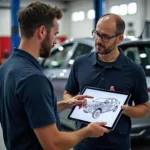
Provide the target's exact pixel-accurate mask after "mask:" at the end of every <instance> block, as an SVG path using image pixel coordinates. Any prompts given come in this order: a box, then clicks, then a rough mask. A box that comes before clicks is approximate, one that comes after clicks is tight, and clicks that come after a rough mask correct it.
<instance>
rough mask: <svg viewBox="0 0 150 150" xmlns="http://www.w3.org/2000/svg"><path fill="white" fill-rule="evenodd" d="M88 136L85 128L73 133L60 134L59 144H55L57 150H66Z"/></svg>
mask: <svg viewBox="0 0 150 150" xmlns="http://www.w3.org/2000/svg"><path fill="white" fill-rule="evenodd" d="M88 136H89V130H87V128H83V129H81V130H79V131H75V132H61V133H60V138H59V143H57V147H58V150H68V149H70V148H72V147H74V146H75V145H76V144H77V143H79V142H80V141H82V140H83V139H85V138H86V137H88Z"/></svg>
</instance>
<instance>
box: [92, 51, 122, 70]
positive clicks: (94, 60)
mask: <svg viewBox="0 0 150 150" xmlns="http://www.w3.org/2000/svg"><path fill="white" fill-rule="evenodd" d="M119 51H120V54H119V57H118V58H117V59H116V60H115V61H114V62H113V63H112V64H111V65H110V66H109V68H112V67H115V68H117V69H120V68H121V67H122V66H123V64H124V60H125V59H124V58H125V55H124V53H123V51H122V50H121V49H120V48H119ZM97 56H98V54H97V52H94V53H93V55H92V65H96V64H97V63H98V58H97Z"/></svg>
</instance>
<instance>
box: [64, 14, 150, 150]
mask: <svg viewBox="0 0 150 150" xmlns="http://www.w3.org/2000/svg"><path fill="white" fill-rule="evenodd" d="M124 29H125V23H124V21H123V20H122V19H121V17H120V16H118V15H115V14H106V15H104V16H102V17H101V18H100V19H99V21H98V23H97V25H96V29H95V30H94V31H93V32H92V35H93V37H94V39H95V48H96V52H92V53H89V54H86V55H83V56H79V57H78V58H77V59H76V60H75V62H74V65H73V67H72V70H71V73H70V76H69V79H68V82H67V85H66V88H65V90H66V91H65V92H64V99H68V98H71V97H73V96H75V95H76V94H78V93H79V92H82V91H83V89H84V88H85V87H86V86H91V87H97V88H102V89H107V90H109V89H110V88H111V90H116V91H121V92H128V93H131V94H132V98H131V100H130V101H129V104H128V106H127V105H124V106H122V109H124V112H123V115H122V116H121V118H120V120H119V122H118V124H117V126H116V128H115V130H114V131H112V132H110V133H108V134H105V135H104V136H103V137H99V138H87V139H85V140H83V141H82V142H81V143H80V144H78V145H77V146H76V147H75V150H129V149H130V148H131V145H130V129H131V120H130V118H131V117H144V116H145V115H146V114H147V112H148V93H147V85H146V78H145V74H144V71H143V69H142V67H141V66H139V65H137V64H136V63H135V62H133V61H132V60H130V59H129V58H127V57H126V56H125V55H124V54H123V52H122V50H121V49H118V44H120V43H121V42H122V41H123V33H124ZM132 100H134V102H135V106H131V104H132ZM110 117H111V116H110ZM83 127H85V125H84V124H81V123H78V124H77V128H78V129H79V128H83Z"/></svg>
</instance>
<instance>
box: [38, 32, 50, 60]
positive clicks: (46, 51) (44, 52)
mask: <svg viewBox="0 0 150 150" xmlns="http://www.w3.org/2000/svg"><path fill="white" fill-rule="evenodd" d="M50 49H51V45H50V38H49V34H47V35H46V37H45V39H44V40H43V41H42V43H41V48H40V57H42V58H47V57H49V56H50Z"/></svg>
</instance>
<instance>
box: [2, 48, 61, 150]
mask: <svg viewBox="0 0 150 150" xmlns="http://www.w3.org/2000/svg"><path fill="white" fill-rule="evenodd" d="M0 122H1V125H2V128H3V135H4V141H5V145H6V147H7V149H8V150H29V149H30V150H31V149H32V150H41V149H42V148H41V146H40V143H39V142H38V140H37V138H36V136H35V134H34V131H33V129H35V128H39V127H42V126H46V125H50V124H53V123H56V124H57V126H58V127H59V125H60V124H59V117H58V114H57V104H56V98H55V95H54V92H53V87H52V84H51V83H50V81H49V80H48V79H47V77H46V76H45V75H44V74H43V72H42V68H41V66H40V65H39V63H38V61H37V60H36V59H35V58H34V57H32V56H31V55H30V54H29V53H27V52H25V51H23V50H19V49H15V50H14V52H13V54H12V55H11V56H10V57H9V59H8V60H7V61H6V62H5V63H4V64H3V65H2V66H1V68H0ZM49 134H50V133H49Z"/></svg>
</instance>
